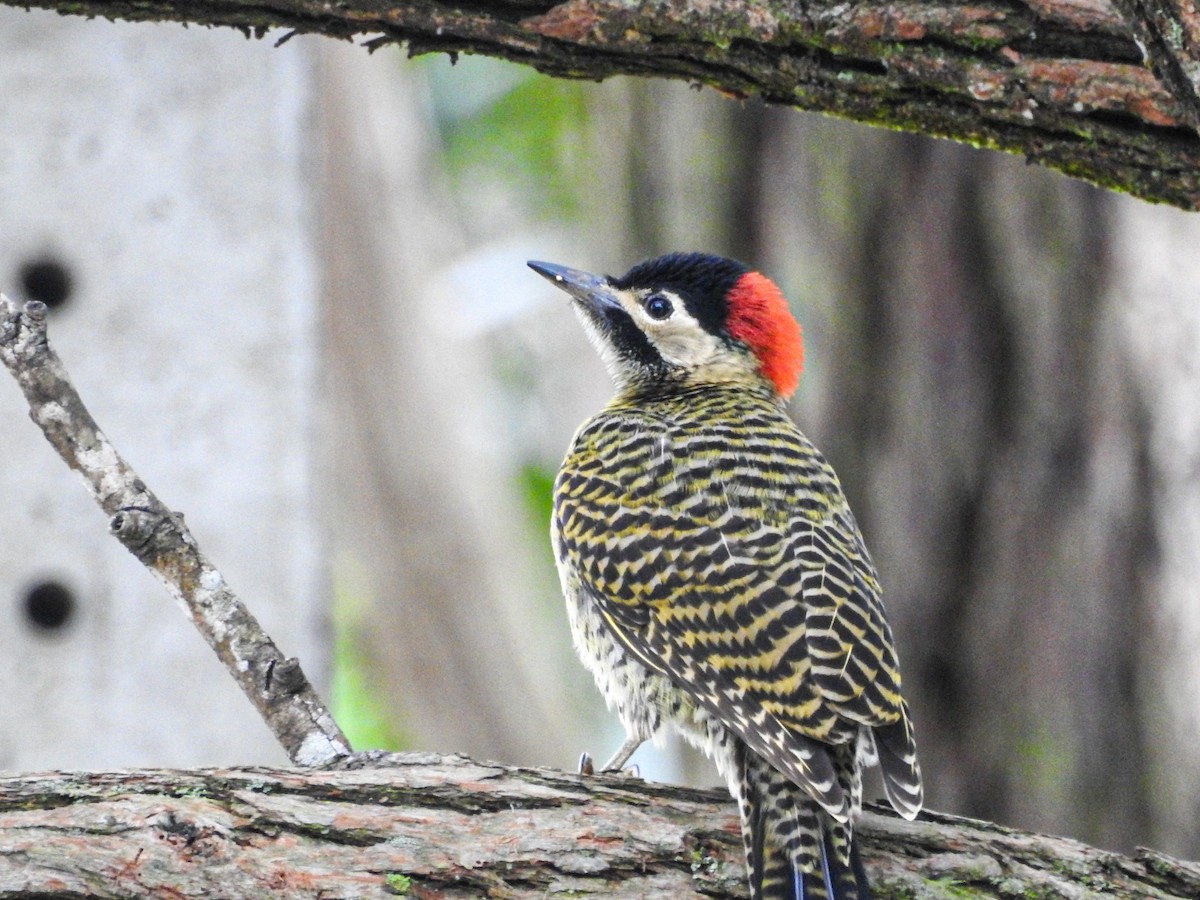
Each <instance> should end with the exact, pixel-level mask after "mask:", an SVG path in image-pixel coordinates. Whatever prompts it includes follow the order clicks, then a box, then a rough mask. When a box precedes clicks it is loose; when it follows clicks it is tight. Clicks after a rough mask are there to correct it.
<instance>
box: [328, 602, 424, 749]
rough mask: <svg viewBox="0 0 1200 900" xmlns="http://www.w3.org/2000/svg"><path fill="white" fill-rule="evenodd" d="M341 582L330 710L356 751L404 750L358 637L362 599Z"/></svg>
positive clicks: (335, 618)
mask: <svg viewBox="0 0 1200 900" xmlns="http://www.w3.org/2000/svg"><path fill="white" fill-rule="evenodd" d="M348 580H349V581H352V580H353V579H345V578H342V579H339V580H338V584H337V586H336V587H335V590H334V608H333V628H334V645H333V678H332V682H333V683H332V685H331V686H330V700H329V705H330V711H331V712H332V713H333V717H334V718H335V719H336V720H337V723H338V724H339V725H340V726H341V727H342V731H343V732H344V733H345V735H346V738H347V740H349V741H350V744H351V746H353V747H355V748H356V749H360V750H361V749H371V750H403V749H404V748H405V746H406V745H407V743H408V742H407V741H406V740H405V737H404V735H403V734H402V733H401V731H400V730H399V729H397V727H396V725H395V723H393V722H391V721H389V720H388V716H387V714H386V713H385V712H384V710H385V706H384V704H383V703H382V702H381V701H380V699H379V695H378V692H377V690H378V689H377V687H376V685H375V684H374V683H373V682H372V680H371V678H370V676H369V673H370V672H371V666H370V661H369V660H368V659H367V656H366V654H365V653H364V651H363V642H362V640H361V639H360V638H359V636H358V635H357V634H356V632H357V630H358V624H359V621H360V619H361V609H362V604H363V601H362V596H363V593H362V592H361V591H356V590H355V589H354V588H353V587H352V586H349V585H348V584H346V582H347V581H348Z"/></svg>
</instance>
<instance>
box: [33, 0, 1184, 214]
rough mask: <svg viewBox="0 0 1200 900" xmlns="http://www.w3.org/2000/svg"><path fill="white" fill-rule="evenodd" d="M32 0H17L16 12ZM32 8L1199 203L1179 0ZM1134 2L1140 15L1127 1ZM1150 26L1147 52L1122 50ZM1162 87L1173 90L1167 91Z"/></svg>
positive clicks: (175, 1)
mask: <svg viewBox="0 0 1200 900" xmlns="http://www.w3.org/2000/svg"><path fill="white" fill-rule="evenodd" d="M27 2H28V0H21V5H26V3H27ZM1119 2H1121V3H1122V5H1123V6H1124V7H1127V8H1126V13H1127V14H1128V15H1129V16H1130V17H1131V19H1132V21H1126V20H1125V19H1123V18H1122V17H1121V16H1120V15H1118V14H1117V13H1116V12H1115V11H1114V10H1113V9H1112V8H1111V7H1109V6H1108V5H1107V3H1106V0H968V2H963V3H953V4H952V3H931V2H929V0H890V2H883V3H880V2H875V0H872V2H866V0H860V2H851V3H843V2H838V0H811V2H810V0H806V2H803V3H801V2H798V0H769V2H762V0H566V2H563V3H559V4H554V3H552V2H546V0H476V2H473V3H469V4H468V3H458V2H439V0H339V2H337V3H328V2H326V0H258V2H255V3H253V4H247V3H243V2H239V0H203V2H197V0H137V2H132V0H69V2H68V0H32V2H31V3H30V4H29V5H33V6H42V7H46V8H50V9H58V10H60V11H62V12H68V13H76V14H82V15H92V16H107V17H110V18H114V19H129V20H147V19H150V20H176V21H184V22H198V23H203V24H213V25H230V26H235V27H238V28H241V29H243V30H245V31H246V32H247V33H254V34H258V35H260V36H261V35H262V34H264V33H265V32H266V31H267V29H269V28H272V27H284V28H290V29H293V30H295V31H297V32H316V33H321V34H326V35H330V36H334V37H342V38H348V37H351V36H354V35H372V37H371V38H370V40H368V41H367V43H368V45H369V46H370V47H372V48H374V47H378V46H382V45H384V44H387V43H393V42H407V43H408V47H409V51H410V52H411V53H425V52H435V51H438V52H450V53H457V52H469V53H483V54H487V55H491V56H496V57H501V58H505V59H510V60H515V61H518V62H522V63H526V64H529V65H532V66H534V67H536V68H538V69H540V70H542V71H544V72H548V73H550V74H552V75H558V76H565V77H575V78H595V79H602V78H606V77H608V76H611V75H616V74H634V75H646V76H656V77H667V78H680V79H685V80H688V81H691V82H694V83H698V84H705V85H710V86H712V87H714V88H716V89H718V90H720V91H723V92H725V93H727V94H730V95H732V96H737V97H751V96H754V97H761V98H763V99H764V100H766V101H768V102H770V103H777V104H784V105H789V106H793V107H796V108H799V109H805V110H817V111H821V112H827V113H833V114H836V115H839V116H845V117H847V118H851V119H856V120H858V121H861V122H867V123H872V124H877V125H884V126H887V127H893V128H900V129H904V130H908V131H915V132H923V133H926V134H930V135H935V136H941V137H948V138H953V139H955V140H959V141H965V142H968V143H972V144H975V145H978V146H984V147H992V148H997V149H1002V150H1007V151H1011V152H1015V153H1021V154H1023V155H1025V156H1026V158H1027V159H1029V160H1030V161H1031V162H1035V163H1039V164H1042V165H1046V166H1050V167H1053V168H1056V169H1059V170H1061V171H1064V172H1067V173H1069V174H1071V175H1075V176H1078V177H1081V178H1085V179H1088V180H1091V181H1093V182H1095V183H1098V184H1101V185H1104V186H1106V187H1109V188H1113V189H1116V190H1122V191H1128V192H1130V193H1133V194H1135V195H1137V196H1139V197H1143V198H1146V199H1150V200H1158V201H1163V202H1166V203H1170V204H1173V205H1175V206H1179V207H1182V208H1184V209H1197V208H1200V138H1198V137H1197V133H1196V131H1195V129H1194V127H1193V126H1194V125H1195V124H1196V123H1197V122H1200V100H1198V99H1197V88H1196V84H1197V79H1198V78H1200V75H1198V74H1197V73H1200V67H1198V64H1197V63H1196V61H1195V60H1194V59H1193V55H1194V54H1193V51H1194V49H1195V47H1196V46H1197V44H1196V41H1195V40H1194V39H1193V38H1194V33H1195V32H1196V28H1194V27H1193V26H1194V25H1195V23H1196V18H1195V15H1194V13H1195V10H1194V8H1193V7H1192V6H1191V5H1190V3H1191V0H1161V2H1160V0H1119ZM1135 4H1140V5H1135ZM1151 22H1155V23H1157V25H1155V26H1154V27H1155V28H1156V29H1157V31H1156V32H1155V33H1156V34H1159V35H1161V36H1162V38H1161V39H1159V40H1152V41H1150V42H1149V43H1147V42H1146V40H1145V38H1144V37H1143V41H1142V43H1143V44H1144V45H1145V47H1146V50H1147V53H1148V54H1149V55H1150V58H1151V60H1152V61H1153V62H1154V64H1155V66H1156V67H1157V68H1158V69H1159V70H1160V71H1162V72H1163V73H1164V77H1165V78H1166V83H1167V84H1168V85H1169V86H1170V87H1164V84H1163V83H1162V82H1160V81H1159V80H1158V79H1157V78H1156V77H1155V75H1154V74H1153V72H1152V71H1151V69H1150V68H1148V67H1147V66H1146V65H1145V64H1144V63H1143V53H1142V50H1141V49H1140V47H1139V44H1138V42H1137V41H1135V40H1134V33H1135V29H1136V31H1137V33H1138V34H1142V35H1145V34H1146V33H1147V29H1148V28H1150V25H1149V24H1147V23H1151ZM1172 89H1173V90H1174V91H1175V93H1174V94H1173V93H1172Z"/></svg>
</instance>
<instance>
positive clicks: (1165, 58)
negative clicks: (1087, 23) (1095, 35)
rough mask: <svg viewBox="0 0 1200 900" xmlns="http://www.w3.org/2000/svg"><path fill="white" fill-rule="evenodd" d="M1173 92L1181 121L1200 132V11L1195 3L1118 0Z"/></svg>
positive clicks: (1165, 0)
mask: <svg viewBox="0 0 1200 900" xmlns="http://www.w3.org/2000/svg"><path fill="white" fill-rule="evenodd" d="M1114 3H1115V5H1116V7H1117V9H1119V10H1120V11H1121V14H1122V15H1123V16H1124V17H1125V18H1126V20H1127V21H1129V22H1130V23H1131V24H1132V26H1133V32H1134V34H1135V35H1136V36H1137V40H1138V44H1139V45H1140V46H1141V48H1142V51H1143V52H1144V53H1145V55H1146V59H1147V60H1148V61H1149V63H1150V64H1151V65H1152V66H1153V67H1154V71H1155V73H1156V74H1157V75H1158V77H1159V78H1160V79H1162V82H1163V84H1164V85H1165V86H1166V87H1167V88H1168V89H1169V90H1170V91H1171V94H1172V95H1173V96H1174V98H1175V100H1176V102H1177V103H1178V107H1179V110H1180V114H1181V118H1182V119H1183V121H1186V122H1187V123H1188V124H1189V125H1190V126H1191V127H1192V128H1193V129H1196V130H1198V131H1200V11H1197V9H1196V4H1195V3H1194V2H1192V0H1114Z"/></svg>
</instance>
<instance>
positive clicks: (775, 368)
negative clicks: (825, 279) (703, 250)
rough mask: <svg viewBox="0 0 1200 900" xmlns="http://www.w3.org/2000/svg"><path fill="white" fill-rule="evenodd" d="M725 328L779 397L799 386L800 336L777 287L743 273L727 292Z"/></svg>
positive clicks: (802, 356)
mask: <svg viewBox="0 0 1200 900" xmlns="http://www.w3.org/2000/svg"><path fill="white" fill-rule="evenodd" d="M728 299H729V313H728V315H727V317H726V325H725V327H726V329H727V330H728V331H729V334H730V335H731V336H732V337H735V338H737V339H738V340H739V341H741V342H742V343H743V344H745V345H746V346H747V347H749V348H750V349H751V350H752V351H754V355H755V356H757V357H758V367H759V369H760V370H761V371H762V373H763V375H765V376H766V377H767V378H769V379H770V380H771V382H772V383H773V384H774V385H775V389H776V390H777V391H779V394H780V396H782V397H784V398H787V397H790V396H791V395H792V392H793V391H795V390H796V385H798V384H799V383H800V372H801V370H803V368H804V336H803V334H802V333H801V331H800V323H799V322H797V321H796V318H795V317H794V316H793V315H792V311H791V309H789V308H788V302H787V300H785V299H784V296H783V294H782V293H781V292H780V290H779V288H777V287H776V286H775V282H773V281H772V280H771V279H770V278H767V277H766V276H765V275H760V274H759V273H758V272H747V273H746V274H745V275H743V276H742V277H741V278H739V279H738V280H737V282H736V283H735V284H734V286H733V287H732V288H731V289H730V291H729V298H728Z"/></svg>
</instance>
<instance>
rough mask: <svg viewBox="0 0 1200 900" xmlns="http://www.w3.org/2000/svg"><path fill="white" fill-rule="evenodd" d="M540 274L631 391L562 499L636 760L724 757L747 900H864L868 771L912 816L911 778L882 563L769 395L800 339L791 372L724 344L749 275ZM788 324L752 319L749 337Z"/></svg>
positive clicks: (585, 441) (593, 628)
mask: <svg viewBox="0 0 1200 900" xmlns="http://www.w3.org/2000/svg"><path fill="white" fill-rule="evenodd" d="M532 265H534V267H535V268H536V269H538V271H540V272H542V273H543V274H545V275H547V277H553V278H555V280H556V281H557V282H558V283H559V284H560V286H563V287H565V288H566V289H567V290H568V291H570V292H571V293H572V295H573V296H574V297H575V298H576V300H577V301H579V302H578V303H577V308H580V311H581V318H582V319H583V321H584V323H585V325H587V326H588V328H589V332H590V333H591V334H592V336H593V337H594V339H595V340H596V341H597V344H598V345H599V346H600V348H601V352H602V354H604V355H606V358H607V359H608V360H609V362H610V368H611V369H612V370H613V374H614V376H615V377H616V380H617V383H618V388H619V390H618V395H617V397H616V398H615V399H614V400H613V401H612V402H611V403H610V404H609V405H608V406H607V407H606V408H605V409H604V410H603V411H602V412H601V413H600V414H599V415H597V416H595V417H594V418H592V419H591V420H589V421H588V422H586V423H585V424H584V425H583V426H582V427H581V428H580V429H579V431H578V432H577V433H576V435H575V438H574V441H573V443H572V445H571V448H570V450H569V452H568V453H567V456H566V459H565V461H564V462H563V465H562V468H561V470H560V472H559V475H558V478H557V480H556V483H555V490H554V516H553V525H552V537H553V541H554V547H555V552H556V556H557V559H558V563H559V570H560V575H561V578H562V583H563V589H564V592H565V594H566V597H567V607H568V614H569V618H570V623H571V628H572V633H573V636H574V639H575V644H576V648H577V650H578V652H579V655H580V657H581V658H582V660H583V662H584V664H585V665H586V666H587V667H588V668H589V669H590V670H591V672H592V674H593V676H594V677H595V679H596V682H597V685H598V686H599V687H600V690H601V691H602V692H603V694H604V696H605V699H606V700H607V701H608V703H609V705H610V706H611V707H614V708H615V709H616V711H617V714H618V716H619V717H620V719H621V721H622V723H623V724H624V726H625V728H626V731H627V732H628V734H629V735H630V738H631V741H630V742H629V746H630V747H633V746H636V743H637V742H639V741H641V740H646V739H648V738H651V737H653V736H654V735H655V734H656V733H657V732H658V731H659V730H660V729H661V728H662V727H663V725H665V724H670V725H672V726H673V727H675V728H676V729H677V730H678V731H680V733H682V734H683V735H684V737H685V738H687V739H688V740H689V741H691V742H692V743H694V744H695V745H696V746H698V747H700V748H701V749H703V750H704V751H705V752H706V753H708V754H709V756H711V757H712V758H713V759H714V760H715V762H716V764H717V766H718V769H719V770H720V771H721V773H722V774H723V776H724V777H725V778H726V780H727V782H728V784H729V788H730V791H731V793H733V795H734V796H735V797H736V798H737V800H738V803H739V809H740V811H741V817H742V825H743V829H742V830H743V837H744V839H745V847H746V858H747V865H748V867H749V871H750V884H751V894H752V896H753V897H755V898H806V900H815V898H822V897H826V896H832V897H835V898H839V900H851V898H858V900H865V898H866V897H867V896H869V893H868V891H867V888H866V883H865V878H864V877H863V876H862V870H861V866H860V864H858V862H857V856H856V854H855V852H854V850H853V839H852V837H853V831H852V829H853V824H852V823H853V818H854V816H855V815H856V814H857V812H858V810H859V807H860V798H861V780H860V767H861V764H862V762H863V761H864V760H867V761H870V760H873V759H874V758H876V757H878V759H879V762H880V765H881V768H882V770H883V774H884V784H885V788H886V791H887V795H888V798H889V800H890V801H891V803H892V804H893V805H894V806H895V808H896V809H897V810H899V811H900V812H901V813H902V814H904V815H906V816H910V817H911V816H913V815H915V814H916V812H917V810H918V809H919V808H920V805H921V786H920V774H919V770H918V768H917V762H916V751H915V745H914V742H913V736H912V728H911V723H910V719H909V716H908V710H907V707H906V705H905V703H904V700H903V698H902V696H901V693H900V673H899V666H898V663H897V659H896V653H895V649H894V646H893V641H892V635H891V631H890V629H889V627H888V624H887V621H886V619H885V617H884V611H883V607H882V605H881V603H880V589H879V583H878V580H877V578H876V575H875V570H874V567H873V565H872V563H871V560H870V556H869V555H868V553H867V550H866V547H865V546H864V544H863V541H862V537H861V535H860V533H859V530H858V526H857V524H856V523H855V521H854V517H853V515H852V514H851V512H850V509H849V506H848V505H847V503H846V500H845V497H844V495H843V493H842V490H841V487H840V485H839V483H838V480H837V476H836V475H835V474H834V472H833V470H832V468H831V467H830V466H829V464H828V463H827V462H826V461H825V460H824V458H823V457H822V456H821V454H820V453H819V452H818V451H817V450H816V448H815V447H813V445H812V444H811V443H809V442H808V440H807V439H806V438H805V437H804V435H803V434H801V432H800V430H799V429H798V428H797V427H796V426H795V425H794V424H793V423H792V421H791V420H790V419H789V418H788V416H787V414H786V412H785V410H784V406H783V401H782V398H781V396H780V389H781V383H780V382H777V381H775V380H773V379H774V378H775V377H776V375H775V374H774V373H776V372H784V377H787V376H788V375H798V365H799V361H798V354H799V343H798V339H799V335H798V328H797V331H796V335H795V336H796V341H797V343H796V347H795V353H796V354H797V357H796V360H795V363H794V365H792V366H791V367H792V368H795V369H797V371H796V372H794V373H788V372H786V371H785V370H786V369H788V368H789V366H788V365H785V363H787V362H788V360H787V359H783V360H782V361H781V359H779V358H775V359H771V360H767V359H766V358H765V357H766V355H768V354H770V353H772V352H774V351H775V350H776V349H777V348H775V346H774V345H771V344H770V343H768V342H766V340H765V339H764V340H762V341H760V342H759V344H758V345H756V344H755V343H754V340H756V338H754V337H753V336H752V337H750V338H748V339H741V338H739V337H738V336H736V335H731V334H729V333H728V331H727V330H726V327H725V324H726V322H727V321H728V320H729V319H730V318H731V316H732V310H730V309H729V306H730V304H732V303H737V302H742V301H739V300H738V298H737V294H736V288H737V286H738V285H742V286H745V285H747V284H749V282H747V281H746V280H745V278H744V276H745V275H746V274H747V273H748V270H746V269H745V267H743V266H741V265H740V264H738V263H732V262H730V261H728V260H721V259H719V258H716V257H707V256H698V255H687V256H674V257H666V258H664V259H662V260H656V261H652V262H651V263H647V264H643V265H642V266H640V267H635V269H634V270H632V271H631V272H630V273H629V274H628V275H626V276H625V277H624V278H622V279H607V278H597V277H596V276H587V275H585V274H584V273H578V272H574V271H573V270H567V269H562V268H560V267H552V266H546V265H545V264H532ZM752 274H754V276H755V278H756V279H758V281H754V282H753V285H752V286H753V287H754V289H755V290H758V291H761V290H763V288H761V287H760V284H761V282H766V280H765V279H763V278H762V276H759V275H757V274H756V273H752ZM766 284H768V285H769V284H770V283H769V282H766ZM771 289H772V290H773V289H774V288H773V286H771ZM731 297H732V298H733V299H731ZM753 299H754V301H755V303H757V304H758V305H759V306H760V307H762V309H758V307H756V308H755V309H753V310H750V311H749V312H747V310H746V309H745V308H741V309H738V310H737V312H738V313H739V314H740V315H742V316H743V318H746V317H748V316H759V317H760V318H762V317H764V316H771V315H774V316H779V315H781V313H780V311H779V310H780V306H779V304H780V303H781V302H782V299H781V298H778V300H776V298H775V297H774V296H769V297H765V298H764V297H762V296H755V297H754V298H753ZM659 301H662V302H659ZM652 304H653V305H652ZM764 304H765V305H764ZM664 305H665V306H666V308H667V309H666V314H665V315H664V316H662V317H661V318H660V316H659V313H661V312H663V306H664ZM764 310H765V311H764ZM783 314H786V315H788V319H789V320H790V314H787V313H786V307H783ZM663 323H667V325H664V324H663ZM668 325H669V327H668ZM786 325H787V323H786V322H784V323H777V322H773V321H768V322H765V323H764V322H755V321H751V326H752V327H754V328H759V331H758V332H754V334H755V335H757V334H761V333H768V332H769V330H770V329H771V328H776V327H777V326H778V327H780V328H785V327H786ZM793 325H794V321H793ZM760 326H761V327H760ZM764 329H765V330H764ZM772 340H773V338H772ZM631 344H632V345H631ZM747 344H749V346H747ZM768 362H771V363H772V365H768V364H767V363H768ZM764 373H770V377H767V374H764ZM788 383H790V384H791V385H792V386H794V384H795V380H794V377H792V378H791V380H790V382H788ZM782 386H783V388H784V389H785V390H786V389H787V386H786V384H783V385H782ZM627 756H628V754H626V757H627ZM623 762H624V760H618V764H623Z"/></svg>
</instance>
